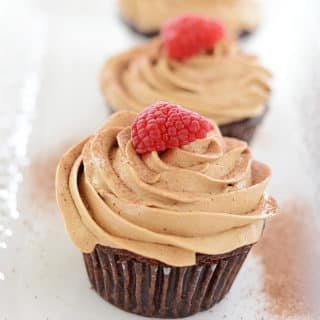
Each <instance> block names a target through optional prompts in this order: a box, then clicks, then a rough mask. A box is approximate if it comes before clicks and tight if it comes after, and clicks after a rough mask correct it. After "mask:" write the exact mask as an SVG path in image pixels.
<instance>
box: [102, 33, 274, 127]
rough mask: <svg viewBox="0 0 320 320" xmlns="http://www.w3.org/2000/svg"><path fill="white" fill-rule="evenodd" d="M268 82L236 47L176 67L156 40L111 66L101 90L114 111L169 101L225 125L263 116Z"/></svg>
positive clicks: (226, 44) (228, 44) (226, 45)
mask: <svg viewBox="0 0 320 320" xmlns="http://www.w3.org/2000/svg"><path fill="white" fill-rule="evenodd" d="M270 77H271V73H270V72H269V71H268V70H267V69H265V68H264V67H262V66H261V65H260V63H259V61H258V59H257V58H256V57H254V56H250V55H245V54H243V53H242V52H241V51H240V49H239V48H238V46H237V44H236V42H234V41H231V40H223V41H221V42H219V43H218V44H216V46H215V48H214V50H209V51H205V52H202V53H201V54H197V55H195V56H193V57H192V58H190V59H187V60H183V61H178V60H173V59H168V58H167V56H166V54H165V51H164V49H163V47H162V45H161V40H160V39H159V38H156V39H154V40H153V41H150V42H149V43H147V44H145V45H143V46H141V47H138V48H134V49H131V50H129V51H127V52H124V53H122V54H119V55H116V56H114V57H113V58H111V59H110V60H109V61H107V63H106V65H105V66H104V68H103V71H102V79H101V88H102V92H103V94H104V96H105V98H106V100H107V102H108V103H109V104H110V106H111V107H112V108H114V109H116V110H122V109H123V110H132V111H135V112H140V111H142V110H143V109H144V107H145V106H146V105H149V104H153V103H154V102H156V101H158V100H162V99H165V100H168V101H171V102H173V103H176V104H180V105H183V106H184V107H186V108H188V109H190V110H192V111H195V112H198V113H200V114H202V115H204V116H206V117H207V118H210V119H212V120H214V121H215V122H216V123H218V124H219V125H222V124H227V123H233V122H238V121H241V120H244V119H247V118H252V117H257V116H260V115H261V114H262V113H263V112H264V110H265V107H266V103H267V101H268V99H269V97H270V91H271V90H270V86H269V81H270Z"/></svg>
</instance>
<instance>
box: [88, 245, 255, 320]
mask: <svg viewBox="0 0 320 320" xmlns="http://www.w3.org/2000/svg"><path fill="white" fill-rule="evenodd" d="M251 247H252V245H248V246H244V247H241V248H239V249H236V250H234V251H232V252H229V253H226V254H221V255H202V254H198V255H197V264H196V265H194V266H190V267H171V266H167V265H165V264H163V263H161V262H159V261H155V260H150V259H147V258H143V257H141V256H138V255H136V254H134V253H130V252H128V251H125V250H119V249H113V248H110V247H105V246H101V245H97V246H96V248H95V250H94V251H93V252H92V253H90V254H83V257H84V261H85V265H86V269H87V272H88V276H89V279H90V282H91V285H92V287H93V288H94V289H95V290H96V291H97V293H98V294H99V295H100V296H101V297H102V298H104V299H105V300H107V301H108V302H110V303H112V304H113V305H115V306H117V307H118V308H120V309H122V310H125V311H128V312H132V313H136V314H140V315H142V316H147V317H158V318H181V317H187V316H190V315H192V314H195V313H197V312H199V311H203V310H207V309H209V308H211V307H212V306H213V305H214V304H215V303H217V302H219V301H220V300H221V299H222V298H223V297H224V296H225V295H226V294H227V293H228V291H229V290H230V288H231V286H232V283H233V282H234V279H235V278H236V276H237V274H238V272H239V270H240V268H241V266H242V264H243V262H244V261H245V259H246V257H247V255H248V253H249V251H250V249H251Z"/></svg>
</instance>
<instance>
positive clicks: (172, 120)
mask: <svg viewBox="0 0 320 320" xmlns="http://www.w3.org/2000/svg"><path fill="white" fill-rule="evenodd" d="M212 129H213V126H212V124H211V122H210V121H209V120H207V119H205V118H204V117H202V116H200V115H199V114H197V113H195V112H192V111H189V110H187V109H184V108H182V107H181V106H179V105H175V104H171V103H169V102H164V101H160V102H157V103H155V104H154V105H152V106H150V107H148V108H147V109H145V110H144V111H143V112H141V113H139V114H138V116H137V117H136V119H135V120H134V121H133V123H132V125H131V138H132V143H133V146H134V148H135V149H136V151H137V153H141V154H143V153H146V152H152V151H164V150H166V149H170V148H176V147H180V146H183V145H186V144H188V143H191V142H193V141H195V140H197V139H202V138H204V137H206V135H207V133H208V132H209V131H210V130H212Z"/></svg>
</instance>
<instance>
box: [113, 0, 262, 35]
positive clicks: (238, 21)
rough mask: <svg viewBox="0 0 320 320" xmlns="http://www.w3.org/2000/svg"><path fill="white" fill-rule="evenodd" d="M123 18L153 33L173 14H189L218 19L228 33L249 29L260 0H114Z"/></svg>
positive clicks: (256, 17)
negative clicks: (116, 1) (117, 3)
mask: <svg viewBox="0 0 320 320" xmlns="http://www.w3.org/2000/svg"><path fill="white" fill-rule="evenodd" d="M118 2H119V7H120V10H121V12H122V14H123V16H124V17H125V19H126V20H127V21H128V23H130V24H131V25H132V26H134V27H135V28H136V29H137V30H139V31H141V32H145V33H151V32H157V31H159V29H160V28H161V26H162V25H163V23H164V22H165V21H166V20H168V19H170V18H173V17H175V16H178V15H181V14H185V13H193V14H198V15H203V16H206V17H209V18H215V19H219V20H220V21H221V22H223V23H224V25H225V26H226V28H227V30H228V32H229V33H231V34H240V33H241V32H243V31H252V30H254V29H255V28H256V26H257V25H258V23H259V20H260V4H261V0H118Z"/></svg>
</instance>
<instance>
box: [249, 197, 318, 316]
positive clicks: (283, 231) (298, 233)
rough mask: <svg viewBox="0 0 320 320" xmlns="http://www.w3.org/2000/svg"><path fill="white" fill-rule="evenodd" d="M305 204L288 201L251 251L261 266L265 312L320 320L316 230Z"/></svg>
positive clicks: (310, 213) (309, 210)
mask: <svg viewBox="0 0 320 320" xmlns="http://www.w3.org/2000/svg"><path fill="white" fill-rule="evenodd" d="M314 222H315V219H312V211H311V209H310V208H309V206H308V205H306V204H304V203H299V202H297V201H288V202H286V203H284V204H282V205H281V214H280V215H279V216H278V217H275V218H274V219H273V220H272V221H270V222H269V223H268V225H267V228H266V230H265V233H264V236H263V238H262V239H261V241H260V242H259V243H258V244H257V245H256V246H255V248H254V253H255V254H256V255H257V256H259V257H260V258H261V261H262V265H263V268H264V279H263V281H264V292H265V294H266V296H267V298H268V311H269V312H271V313H273V314H276V315H279V316H281V317H283V318H284V319H287V318H288V317H290V316H299V315H300V316H302V315H305V316H308V319H309V317H312V319H320V315H319V313H318V312H319V311H317V309H319V306H318V305H316V300H317V298H318V297H319V295H320V276H319V272H318V270H319V269H320V246H319V235H320V233H319V230H318V228H317V226H316V224H315V223H314Z"/></svg>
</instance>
